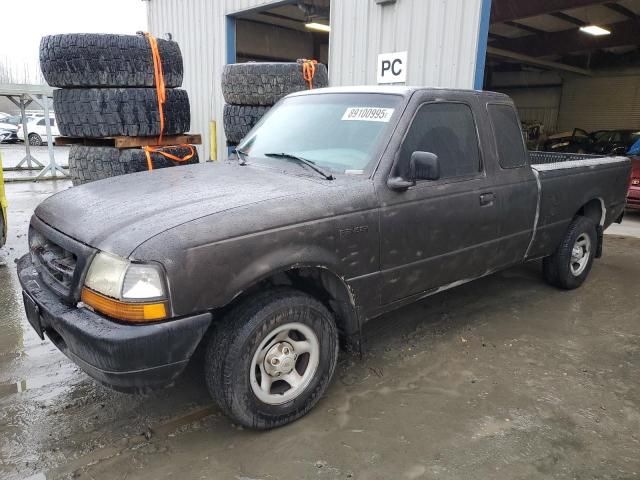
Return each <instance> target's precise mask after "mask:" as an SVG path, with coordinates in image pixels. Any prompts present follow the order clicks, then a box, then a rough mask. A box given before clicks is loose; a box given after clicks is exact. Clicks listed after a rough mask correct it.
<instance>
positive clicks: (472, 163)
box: [398, 102, 481, 179]
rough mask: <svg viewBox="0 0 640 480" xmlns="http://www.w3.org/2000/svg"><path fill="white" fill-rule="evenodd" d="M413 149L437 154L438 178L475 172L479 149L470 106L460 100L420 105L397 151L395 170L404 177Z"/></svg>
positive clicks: (477, 165)
mask: <svg viewBox="0 0 640 480" xmlns="http://www.w3.org/2000/svg"><path fill="white" fill-rule="evenodd" d="M413 152H431V153H434V154H436V155H437V156H438V159H439V160H440V178H441V179H445V178H452V177H462V176H469V175H475V174H477V173H478V172H479V171H480V170H481V162H480V149H479V146H478V134H477V131H476V125H475V122H474V120H473V114H472V112H471V108H469V106H468V105H465V104H463V103H444V102H442V103H427V104H425V105H422V106H421V107H420V109H419V110H418V113H417V114H416V116H415V117H414V119H413V123H412V124H411V127H410V128H409V131H408V133H407V136H406V137H405V140H404V142H403V144H402V149H401V151H400V161H399V164H398V167H399V171H398V173H399V174H400V175H401V176H404V177H405V178H407V175H408V173H409V160H410V159H411V154H412V153H413Z"/></svg>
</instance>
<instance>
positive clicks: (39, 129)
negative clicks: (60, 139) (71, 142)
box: [18, 117, 60, 147]
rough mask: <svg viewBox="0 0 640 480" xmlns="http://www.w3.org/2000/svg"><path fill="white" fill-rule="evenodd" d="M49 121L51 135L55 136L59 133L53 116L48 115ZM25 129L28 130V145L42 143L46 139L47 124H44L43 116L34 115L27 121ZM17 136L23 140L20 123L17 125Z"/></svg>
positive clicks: (35, 145)
mask: <svg viewBox="0 0 640 480" xmlns="http://www.w3.org/2000/svg"><path fill="white" fill-rule="evenodd" d="M49 121H50V122H51V136H53V137H57V136H58V135H60V132H59V131H58V126H57V125H56V119H55V117H50V118H49ZM27 131H28V132H29V145H33V146H34V147H37V146H40V145H43V144H44V143H46V142H45V141H46V139H47V126H46V124H45V118H44V117H34V118H30V119H29V120H28V121H27ZM18 138H19V139H20V140H22V141H24V131H23V130H22V125H18Z"/></svg>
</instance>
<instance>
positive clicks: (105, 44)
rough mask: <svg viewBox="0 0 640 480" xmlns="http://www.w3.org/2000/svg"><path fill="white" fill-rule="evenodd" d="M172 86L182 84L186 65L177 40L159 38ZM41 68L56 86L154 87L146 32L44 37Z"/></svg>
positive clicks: (163, 69)
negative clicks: (183, 62) (144, 34)
mask: <svg viewBox="0 0 640 480" xmlns="http://www.w3.org/2000/svg"><path fill="white" fill-rule="evenodd" d="M158 51H159V52H160V58H161V63H162V71H163V73H164V82H165V85H166V86H167V87H168V88H174V87H179V86H180V85H182V76H183V65H182V54H181V53H180V47H179V46H178V44H177V43H176V42H172V41H168V40H162V39H158ZM40 68H41V70H42V74H43V75H44V78H45V80H46V81H47V83H48V84H49V85H51V86H52V87H65V88H69V87H153V86H155V77H154V70H153V57H152V55H151V47H150V46H149V41H148V40H147V39H146V38H145V37H144V36H142V35H113V34H96V33H72V34H63V35H48V36H45V37H42V40H40Z"/></svg>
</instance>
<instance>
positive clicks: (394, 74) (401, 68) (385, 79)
mask: <svg viewBox="0 0 640 480" xmlns="http://www.w3.org/2000/svg"><path fill="white" fill-rule="evenodd" d="M406 81H407V52H395V53H381V54H380V55H378V83H379V84H380V83H405V82H406Z"/></svg>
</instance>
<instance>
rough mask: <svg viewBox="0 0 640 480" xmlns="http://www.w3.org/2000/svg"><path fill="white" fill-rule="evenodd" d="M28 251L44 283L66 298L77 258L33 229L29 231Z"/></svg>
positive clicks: (69, 290) (70, 287)
mask: <svg viewBox="0 0 640 480" xmlns="http://www.w3.org/2000/svg"><path fill="white" fill-rule="evenodd" d="M29 249H30V251H31V259H32V261H33V264H34V266H35V267H36V269H37V270H38V273H39V274H40V276H41V278H42V280H43V281H44V283H45V284H46V285H47V286H48V287H49V288H51V289H52V290H54V291H55V292H57V293H58V294H60V295H61V296H64V297H66V296H68V295H69V294H70V292H71V289H72V284H73V274H74V272H75V270H76V264H77V261H78V259H77V257H76V256H75V255H74V254H73V253H71V252H69V251H67V250H65V249H64V248H62V247H61V246H60V245H57V244H56V243H54V242H52V241H51V240H49V239H47V238H46V237H44V236H43V235H42V234H41V233H40V232H38V231H37V230H35V229H33V228H31V229H30V230H29Z"/></svg>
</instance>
